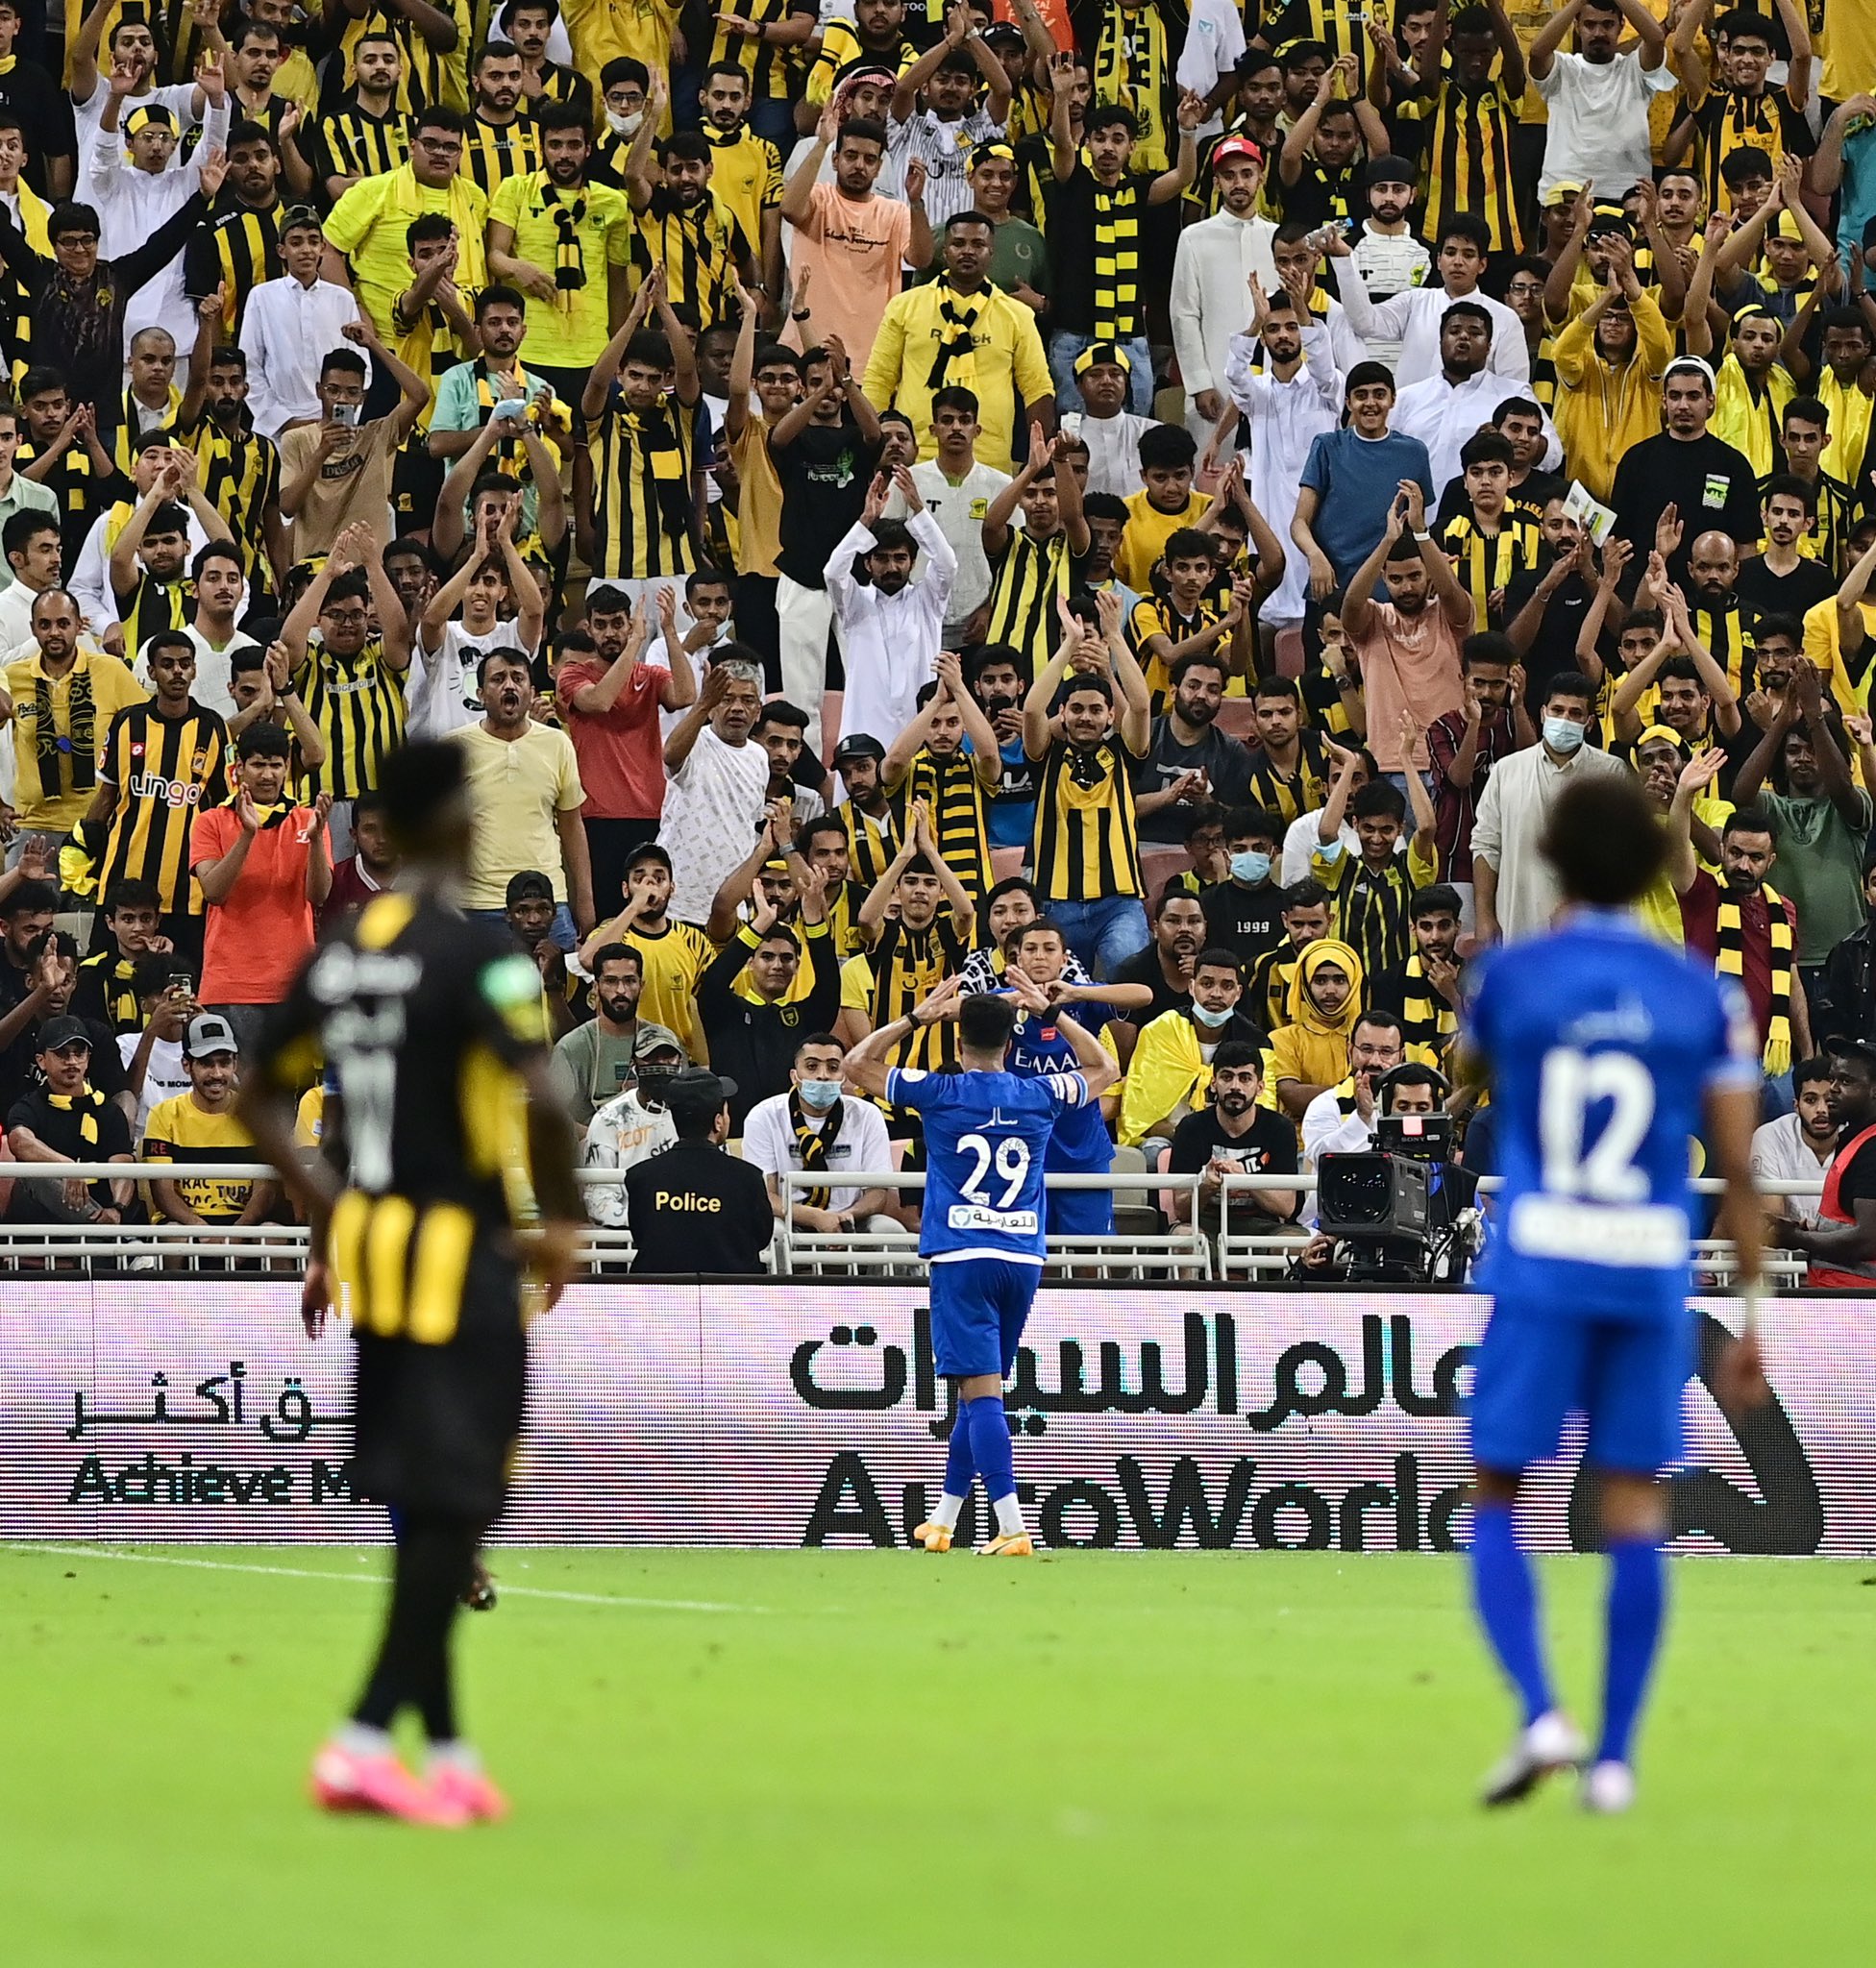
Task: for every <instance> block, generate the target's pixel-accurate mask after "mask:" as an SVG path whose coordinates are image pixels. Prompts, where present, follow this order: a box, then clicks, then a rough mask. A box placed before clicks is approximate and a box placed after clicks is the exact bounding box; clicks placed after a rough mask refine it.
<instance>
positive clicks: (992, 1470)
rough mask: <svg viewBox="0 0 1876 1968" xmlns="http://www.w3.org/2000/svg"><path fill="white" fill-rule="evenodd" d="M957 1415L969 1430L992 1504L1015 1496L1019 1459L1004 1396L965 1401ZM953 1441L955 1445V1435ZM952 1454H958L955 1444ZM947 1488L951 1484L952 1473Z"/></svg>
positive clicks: (983, 1396) (998, 1395)
mask: <svg viewBox="0 0 1876 1968" xmlns="http://www.w3.org/2000/svg"><path fill="white" fill-rule="evenodd" d="M958 1418H959V1420H960V1421H962V1422H964V1423H965V1424H966V1426H967V1427H968V1429H969V1432H970V1441H971V1458H972V1460H973V1461H974V1462H975V1464H976V1465H977V1474H978V1475H979V1476H981V1477H982V1478H983V1488H984V1494H985V1495H986V1496H988V1497H989V1499H990V1501H991V1502H992V1503H993V1504H995V1503H1000V1502H1001V1501H1002V1500H1003V1498H1005V1497H1007V1496H1014V1495H1015V1494H1016V1460H1015V1458H1014V1457H1013V1456H1012V1455H1011V1453H1010V1424H1009V1418H1008V1416H1007V1415H1005V1414H1004V1412H1003V1397H1002V1395H1001V1394H982V1395H979V1396H978V1398H977V1399H976V1400H975V1401H966V1402H965V1403H964V1405H963V1407H962V1408H961V1409H960V1410H959V1411H958ZM952 1441H953V1444H955V1441H956V1437H955V1436H953V1437H952ZM952 1454H953V1455H955V1454H956V1449H955V1446H953V1448H952ZM945 1487H946V1488H950V1476H949V1474H948V1475H947V1477H946V1484H945Z"/></svg>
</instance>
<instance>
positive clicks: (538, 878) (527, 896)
mask: <svg viewBox="0 0 1876 1968" xmlns="http://www.w3.org/2000/svg"><path fill="white" fill-rule="evenodd" d="M507 894H508V907H509V908H511V909H512V908H513V907H514V905H515V904H516V903H517V902H551V901H552V900H553V899H554V884H553V883H552V882H551V881H549V880H548V878H547V876H546V875H544V874H543V873H541V872H540V870H539V869H538V868H524V869H523V870H522V871H521V873H519V874H511V875H509V876H508V891H507Z"/></svg>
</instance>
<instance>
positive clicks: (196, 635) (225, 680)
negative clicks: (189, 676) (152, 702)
mask: <svg viewBox="0 0 1876 1968" xmlns="http://www.w3.org/2000/svg"><path fill="white" fill-rule="evenodd" d="M183 633H184V634H185V636H187V637H188V639H189V640H190V641H191V642H192V643H193V644H194V645H195V681H194V682H193V683H192V684H190V686H189V695H190V696H191V697H192V698H194V699H195V701H196V702H197V703H199V704H200V705H201V706H202V708H203V709H204V710H205V711H219V712H220V713H221V715H222V716H223V717H224V718H232V717H234V715H235V713H236V712H237V711H238V710H239V708H240V706H239V705H238V704H237V703H236V702H235V701H234V687H233V686H234V677H233V669H234V665H233V658H234V652H235V651H236V650H258V649H259V647H260V645H259V643H258V642H256V641H255V639H254V637H253V636H251V635H243V634H242V633H241V631H240V630H239V629H238V628H237V629H236V630H235V631H234V640H233V641H231V642H230V643H229V645H228V647H227V648H226V649H225V650H218V649H216V648H215V646H214V645H213V644H212V643H211V642H210V640H209V638H208V637H207V636H206V635H204V634H203V633H202V631H201V630H200V629H199V628H195V627H190V626H189V625H187V624H185V625H184V628H183ZM131 675H132V676H133V677H136V680H137V681H138V682H139V683H140V684H142V686H143V688H144V689H145V690H147V691H149V692H150V693H151V695H152V696H154V695H155V694H156V685H155V684H153V683H152V682H151V681H150V659H149V657H148V656H147V655H146V654H145V653H144V652H143V651H142V650H138V651H137V652H136V662H135V663H134V664H132V666H131Z"/></svg>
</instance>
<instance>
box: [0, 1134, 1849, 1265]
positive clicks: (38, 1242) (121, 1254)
mask: <svg viewBox="0 0 1876 1968" xmlns="http://www.w3.org/2000/svg"><path fill="white" fill-rule="evenodd" d="M575 1172H576V1176H577V1179H578V1180H579V1182H580V1185H581V1186H582V1187H584V1188H599V1187H605V1186H612V1185H615V1184H617V1182H618V1181H619V1180H620V1174H619V1171H617V1170H615V1169H578V1170H576V1171H575ZM275 1174H276V1171H275V1170H274V1169H272V1168H271V1167H270V1166H269V1165H267V1164H265V1163H260V1162H186V1163H179V1162H8V1163H5V1164H0V1178H10V1179H11V1180H12V1181H14V1182H68V1181H83V1182H87V1183H88V1182H101V1181H135V1182H139V1183H141V1182H150V1181H168V1182H176V1181H182V1180H185V1179H194V1178H204V1177H207V1178H221V1179H235V1180H239V1179H250V1180H252V1179H273V1178H274V1177H275ZM839 1177H840V1187H841V1188H843V1189H849V1188H852V1189H858V1190H862V1191H864V1190H869V1189H884V1190H888V1191H891V1192H893V1193H906V1192H910V1193H917V1192H918V1191H921V1190H923V1189H924V1187H925V1180H926V1178H925V1175H924V1173H923V1172H922V1171H919V1170H915V1169H841V1170H840V1171H839ZM1203 1179H1204V1178H1203V1176H1202V1175H1201V1174H1197V1173H1187V1174H1173V1173H1170V1172H1169V1173H1157V1172H1151V1171H1148V1170H1144V1169H1140V1170H1130V1171H1128V1170H1123V1171H1122V1172H1120V1173H1116V1174H1108V1175H1049V1176H1048V1177H1046V1178H1045V1183H1046V1187H1047V1188H1048V1189H1050V1190H1071V1189H1078V1190H1088V1189H1096V1190H1107V1191H1111V1192H1112V1193H1113V1194H1114V1196H1115V1199H1116V1202H1117V1203H1118V1204H1122V1205H1125V1204H1127V1203H1132V1204H1134V1205H1135V1206H1141V1205H1145V1206H1148V1207H1151V1208H1153V1209H1154V1210H1155V1211H1157V1208H1158V1200H1159V1197H1160V1196H1161V1195H1162V1194H1167V1195H1169V1196H1173V1195H1180V1194H1186V1195H1192V1196H1194V1197H1195V1202H1196V1197H1197V1190H1198V1187H1199V1185H1200V1183H1201V1182H1202V1181H1203ZM780 1181H781V1187H782V1191H783V1193H784V1195H788V1194H791V1193H795V1192H805V1191H808V1190H812V1189H816V1188H822V1187H825V1186H826V1185H827V1177H826V1176H825V1175H824V1174H822V1173H821V1172H819V1171H812V1172H804V1171H802V1170H798V1169H791V1170H786V1171H784V1172H783V1173H782V1175H781V1177H780ZM1499 1187H1500V1183H1499V1180H1498V1178H1496V1177H1494V1176H1488V1177H1485V1178H1483V1179H1482V1180H1481V1181H1480V1184H1479V1189H1480V1192H1481V1193H1482V1194H1484V1195H1486V1196H1488V1197H1489V1196H1490V1195H1491V1194H1492V1193H1493V1192H1494V1191H1495V1190H1497V1189H1498V1188H1499ZM1691 1187H1692V1188H1693V1190H1694V1192H1695V1193H1698V1194H1703V1195H1716V1194H1717V1193H1719V1192H1720V1189H1721V1187H1722V1185H1721V1184H1720V1183H1719V1182H1718V1181H1717V1180H1716V1179H1714V1178H1712V1177H1701V1178H1697V1179H1696V1180H1695V1181H1694V1182H1693V1183H1692V1185H1691ZM1315 1188H1316V1183H1315V1178H1314V1176H1313V1175H1312V1174H1310V1173H1307V1172H1304V1171H1298V1172H1297V1173H1296V1174H1295V1175H1229V1176H1226V1177H1225V1178H1224V1179H1223V1181H1222V1183H1221V1184H1220V1195H1219V1220H1218V1223H1217V1225H1216V1226H1211V1225H1208V1224H1207V1223H1205V1222H1204V1221H1203V1220H1202V1219H1201V1218H1200V1214H1199V1212H1198V1211H1197V1209H1196V1208H1195V1209H1194V1210H1192V1211H1191V1212H1190V1213H1189V1219H1188V1220H1187V1221H1186V1222H1183V1223H1181V1222H1178V1221H1176V1220H1174V1219H1173V1216H1171V1215H1169V1216H1167V1217H1166V1218H1163V1219H1162V1220H1163V1221H1164V1222H1165V1224H1166V1227H1164V1228H1161V1229H1152V1230H1148V1229H1142V1230H1139V1231H1137V1232H1133V1233H1116V1234H1114V1235H1111V1236H1102V1237H1051V1238H1049V1270H1048V1275H1049V1276H1052V1277H1073V1278H1082V1279H1088V1280H1090V1281H1107V1282H1117V1281H1120V1280H1123V1279H1140V1278H1151V1279H1162V1280H1165V1279H1173V1280H1183V1281H1187V1282H1190V1281H1194V1280H1203V1279H1217V1280H1219V1281H1221V1282H1222V1283H1243V1284H1259V1283H1261V1284H1271V1283H1276V1282H1279V1281H1281V1280H1282V1279H1283V1278H1284V1277H1286V1276H1287V1274H1288V1273H1289V1271H1290V1268H1291V1267H1292V1266H1293V1265H1294V1264H1295V1262H1296V1258H1297V1256H1298V1255H1299V1253H1300V1252H1301V1250H1302V1247H1303V1245H1304V1244H1305V1243H1306V1242H1308V1240H1309V1236H1310V1232H1309V1230H1308V1229H1307V1228H1306V1227H1305V1226H1303V1225H1301V1224H1295V1223H1293V1224H1287V1225H1286V1224H1280V1223H1277V1222H1276V1221H1274V1220H1273V1219H1272V1218H1269V1217H1268V1216H1264V1215H1262V1214H1261V1213H1252V1212H1251V1211H1250V1210H1249V1208H1248V1206H1247V1198H1248V1197H1249V1195H1250V1194H1251V1193H1254V1192H1256V1191H1259V1190H1267V1191H1286V1190H1287V1191H1292V1192H1295V1191H1298V1190H1300V1191H1301V1192H1303V1193H1305V1194H1314V1193H1315ZM1821 1188H1822V1181H1821V1178H1820V1179H1819V1181H1817V1182H1770V1183H1765V1184H1763V1185H1762V1189H1763V1191H1764V1193H1766V1194H1768V1195H1789V1196H1802V1197H1814V1196H1816V1195H1817V1194H1818V1193H1820V1191H1821ZM306 1251H307V1233H306V1228H305V1226H304V1225H302V1224H280V1223H260V1224H254V1225H248V1226H236V1225H233V1224H210V1225H207V1226H204V1225H201V1224H194V1223H124V1224H113V1223H71V1224H66V1223H10V1222H0V1270H4V1269H6V1268H9V1267H18V1266H30V1267H47V1266H53V1267H64V1266H72V1267H88V1266H91V1265H94V1264H98V1263H100V1262H103V1261H108V1262H109V1263H110V1265H111V1267H112V1268H115V1269H128V1270H131V1271H154V1270H160V1271H164V1272H169V1271H176V1270H182V1271H218V1272H221V1273H223V1274H226V1273H227V1272H228V1271H229V1270H230V1269H235V1270H239V1271H241V1272H244V1273H253V1274H258V1275H266V1274H269V1273H275V1274H281V1275H291V1274H293V1273H296V1272H297V1271H298V1270H299V1269H301V1268H302V1267H304V1265H305V1262H306ZM632 1253H633V1245H632V1241H631V1234H630V1232H629V1231H628V1230H610V1229H606V1228H605V1227H603V1226H601V1225H597V1224H595V1225H593V1226H592V1227H591V1228H590V1229H589V1231H588V1233H587V1236H586V1239H585V1241H584V1242H583V1243H582V1244H581V1246H580V1261H581V1263H582V1264H583V1265H585V1266H586V1267H587V1268H588V1269H589V1270H593V1271H597V1272H600V1273H602V1274H609V1275H613V1276H617V1275H620V1274H621V1273H623V1272H624V1270H625V1269H626V1268H627V1267H628V1266H629V1263H630V1261H631V1257H632ZM1693 1262H1694V1267H1695V1270H1696V1272H1697V1273H1698V1274H1699V1276H1700V1278H1701V1279H1702V1281H1703V1282H1708V1283H1712V1284H1716V1285H1725V1284H1729V1283H1731V1282H1732V1280H1733V1278H1734V1276H1735V1271H1734V1267H1733V1252H1732V1246H1731V1244H1730V1243H1728V1242H1726V1241H1725V1240H1723V1239H1718V1238H1703V1239H1701V1240H1699V1241H1698V1242H1696V1243H1695V1245H1694V1249H1693ZM768 1263H769V1268H770V1270H771V1271H772V1272H774V1273H777V1274H779V1275H782V1276H789V1275H795V1276H805V1277H826V1278H839V1277H871V1278H882V1277H883V1278H892V1277H907V1278H909V1277H916V1276H920V1275H922V1274H923V1272H924V1269H925V1267H924V1264H923V1262H922V1260H921V1259H920V1257H919V1240H918V1233H917V1232H916V1231H913V1230H907V1229H894V1230H891V1231H874V1230H854V1231H852V1232H850V1233H844V1234H843V1233H827V1232H822V1231H814V1230H805V1229H802V1228H799V1227H798V1226H796V1225H795V1224H794V1223H793V1222H792V1221H790V1220H788V1219H787V1218H786V1217H784V1218H782V1219H780V1220H778V1222H777V1224H776V1234H775V1237H774V1240H773V1241H772V1242H771V1243H770V1246H769V1252H768ZM1765 1272H1766V1277H1767V1281H1768V1282H1769V1283H1771V1284H1773V1285H1775V1286H1779V1287H1782V1288H1787V1289H1790V1288H1794V1287H1796V1286H1798V1285H1801V1284H1802V1283H1803V1281H1804V1272H1805V1265H1804V1260H1803V1259H1802V1258H1801V1257H1800V1256H1798V1255H1797V1254H1796V1253H1795V1252H1790V1251H1768V1252H1767V1253H1766V1254H1765Z"/></svg>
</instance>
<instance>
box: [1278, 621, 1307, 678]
mask: <svg viewBox="0 0 1876 1968" xmlns="http://www.w3.org/2000/svg"><path fill="white" fill-rule="evenodd" d="M1276 674H1277V675H1278V676H1279V677H1300V676H1301V675H1302V674H1303V632H1302V630H1301V629H1300V628H1279V629H1278V630H1277V632H1276Z"/></svg>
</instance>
